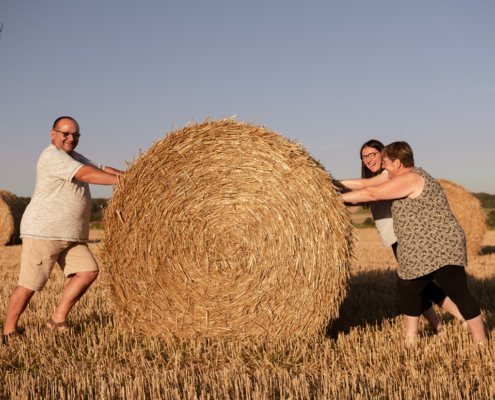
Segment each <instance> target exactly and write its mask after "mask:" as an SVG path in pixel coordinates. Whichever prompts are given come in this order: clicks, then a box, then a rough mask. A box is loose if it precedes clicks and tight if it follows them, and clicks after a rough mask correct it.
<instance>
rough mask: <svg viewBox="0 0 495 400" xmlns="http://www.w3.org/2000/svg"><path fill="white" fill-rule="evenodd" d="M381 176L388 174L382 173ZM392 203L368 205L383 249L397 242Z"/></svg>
mask: <svg viewBox="0 0 495 400" xmlns="http://www.w3.org/2000/svg"><path fill="white" fill-rule="evenodd" d="M382 174H388V172H387V171H383V172H382ZM392 203H393V202H392V201H390V202H383V203H376V204H370V209H371V214H372V215H373V219H374V220H375V225H376V229H377V230H378V234H379V235H380V239H381V240H382V244H383V247H388V246H391V245H393V244H394V243H395V242H397V237H396V236H395V233H394V220H393V219H392Z"/></svg>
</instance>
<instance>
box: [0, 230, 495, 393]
mask: <svg viewBox="0 0 495 400" xmlns="http://www.w3.org/2000/svg"><path fill="white" fill-rule="evenodd" d="M91 235H92V238H93V239H94V240H95V241H97V240H98V238H99V235H101V232H100V231H92V232H91ZM357 236H358V237H359V241H358V242H357V243H356V246H355V254H356V258H357V259H355V260H353V262H352V265H351V282H350V287H349V291H348V295H347V297H346V299H345V301H344V302H343V304H342V306H341V310H340V318H339V319H338V320H337V321H335V323H334V324H333V325H332V327H331V329H330V330H329V332H328V337H326V338H323V337H318V336H315V337H312V338H308V339H306V340H302V339H296V340H271V341H265V340H254V339H240V338H236V337H223V338H220V339H216V340H212V339H205V338H204V337H202V336H195V337H192V338H189V339H182V340H178V341H177V342H175V343H168V342H164V341H162V340H160V339H158V338H136V337H134V336H133V335H132V334H131V333H130V332H129V330H128V329H125V328H124V327H123V326H121V325H119V323H118V321H116V319H115V318H114V316H113V315H112V313H111V312H110V311H109V308H108V304H107V303H106V301H105V296H104V294H103V289H102V286H101V284H100V282H99V281H98V282H97V283H96V284H95V285H94V286H93V287H92V288H91V289H90V290H89V292H88V293H87V294H86V296H85V297H83V299H82V300H81V302H80V303H79V304H78V305H76V307H75V308H74V310H73V313H72V314H71V317H70V319H69V323H70V324H71V326H72V327H73V328H74V333H73V334H72V335H71V336H69V337H64V336H57V335H53V334H51V333H50V332H46V331H44V329H43V325H44V321H45V320H46V318H47V317H48V316H49V315H50V314H51V312H52V311H53V310H54V307H55V305H56V302H57V301H58V299H59V298H60V293H61V290H62V288H63V287H64V285H65V283H66V281H65V279H64V277H63V275H62V274H61V273H60V272H59V271H58V270H55V271H54V274H53V276H52V278H53V279H52V280H51V281H49V283H48V285H47V287H46V289H45V290H44V291H43V292H41V293H40V294H37V295H35V297H34V298H33V300H32V302H31V304H30V306H29V308H28V309H27V310H26V312H25V314H24V315H23V317H22V319H21V329H22V330H23V332H24V335H25V337H26V340H25V342H24V343H22V344H19V345H17V346H12V347H0V398H5V399H7V398H9V399H10V398H12V399H35V398H47V399H53V398H56V399H80V398H87V399H96V398H98V399H116V398H128V399H149V398H164V399H207V398H210V399H213V398H223V399H228V398H231V399H240V398H251V399H296V398H297V399H317V398H322V399H323V398H325V399H328V398H342V399H351V398H352V399H354V398H356V399H357V398H359V399H377V398H380V399H397V398H403V399H447V398H451V399H454V398H470V399H493V398H495V343H494V334H495V304H494V301H493V299H494V298H495V232H494V231H489V232H488V233H487V234H486V236H485V238H484V242H483V244H482V250H481V253H482V254H481V255H479V256H477V257H476V258H475V259H474V260H472V261H471V262H470V267H469V268H468V269H467V272H468V279H469V286H470V289H471V290H472V292H473V294H474V296H475V297H476V298H477V299H478V301H479V302H480V305H481V308H482V310H483V314H484V318H485V323H486V330H487V333H488V343H487V346H486V349H485V350H483V351H482V352H478V350H477V349H476V347H475V346H473V345H472V343H471V339H470V337H469V336H468V335H466V334H465V333H463V332H461V331H460V330H459V327H458V325H457V324H456V323H455V321H453V319H452V318H450V317H449V316H448V315H445V316H444V317H443V318H444V322H445V323H446V331H447V338H446V339H444V340H441V341H440V340H437V339H436V338H435V337H434V336H433V335H432V333H431V332H430V331H429V330H428V328H427V327H426V326H425V325H424V321H423V320H422V323H421V326H420V334H421V340H420V342H419V345H418V347H417V348H416V349H415V350H413V351H404V350H400V349H399V348H398V346H397V341H398V340H399V339H400V337H401V334H402V332H403V320H402V318H401V317H400V309H399V302H398V295H397V292H396V289H395V278H396V274H395V260H394V257H393V254H392V251H391V250H390V249H383V248H382V246H381V243H380V240H379V238H378V235H377V233H376V230H374V229H358V230H357ZM90 247H91V249H92V250H93V251H96V250H97V243H92V244H90ZM20 253H21V246H19V245H18V246H10V247H0V279H1V281H2V283H3V284H2V286H1V287H0V296H1V299H2V302H1V303H0V314H1V315H2V317H3V316H4V315H5V312H6V310H5V308H6V305H7V298H8V295H9V294H10V293H11V291H12V290H13V289H14V287H15V286H16V281H17V274H18V269H19V260H20ZM2 324H3V320H2ZM2 396H3V397H2Z"/></svg>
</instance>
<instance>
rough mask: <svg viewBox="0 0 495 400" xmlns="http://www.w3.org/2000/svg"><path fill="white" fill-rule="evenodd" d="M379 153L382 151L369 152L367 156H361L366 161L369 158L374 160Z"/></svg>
mask: <svg viewBox="0 0 495 400" xmlns="http://www.w3.org/2000/svg"><path fill="white" fill-rule="evenodd" d="M377 154H380V152H379V151H376V152H374V153H370V154H368V155H367V156H362V157H361V160H363V161H366V159H367V158H369V159H370V160H373V159H374V158H375V157H376V155H377Z"/></svg>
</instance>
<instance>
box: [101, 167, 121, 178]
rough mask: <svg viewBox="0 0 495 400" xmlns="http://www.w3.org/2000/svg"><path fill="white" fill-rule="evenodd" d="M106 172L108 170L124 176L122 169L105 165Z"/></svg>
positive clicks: (110, 172)
mask: <svg viewBox="0 0 495 400" xmlns="http://www.w3.org/2000/svg"><path fill="white" fill-rule="evenodd" d="M105 172H108V173H109V174H114V175H120V176H124V173H123V172H122V171H119V170H117V169H115V168H111V167H105Z"/></svg>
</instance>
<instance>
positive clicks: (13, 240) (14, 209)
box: [0, 190, 26, 246]
mask: <svg viewBox="0 0 495 400" xmlns="http://www.w3.org/2000/svg"><path fill="white" fill-rule="evenodd" d="M25 209H26V206H25V205H24V203H23V202H22V201H21V199H19V197H17V196H16V195H15V194H12V193H10V192H8V191H6V190H0V246H4V245H9V244H18V243H20V242H21V239H20V238H19V235H20V231H21V218H22V214H23V213H24V210H25Z"/></svg>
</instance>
